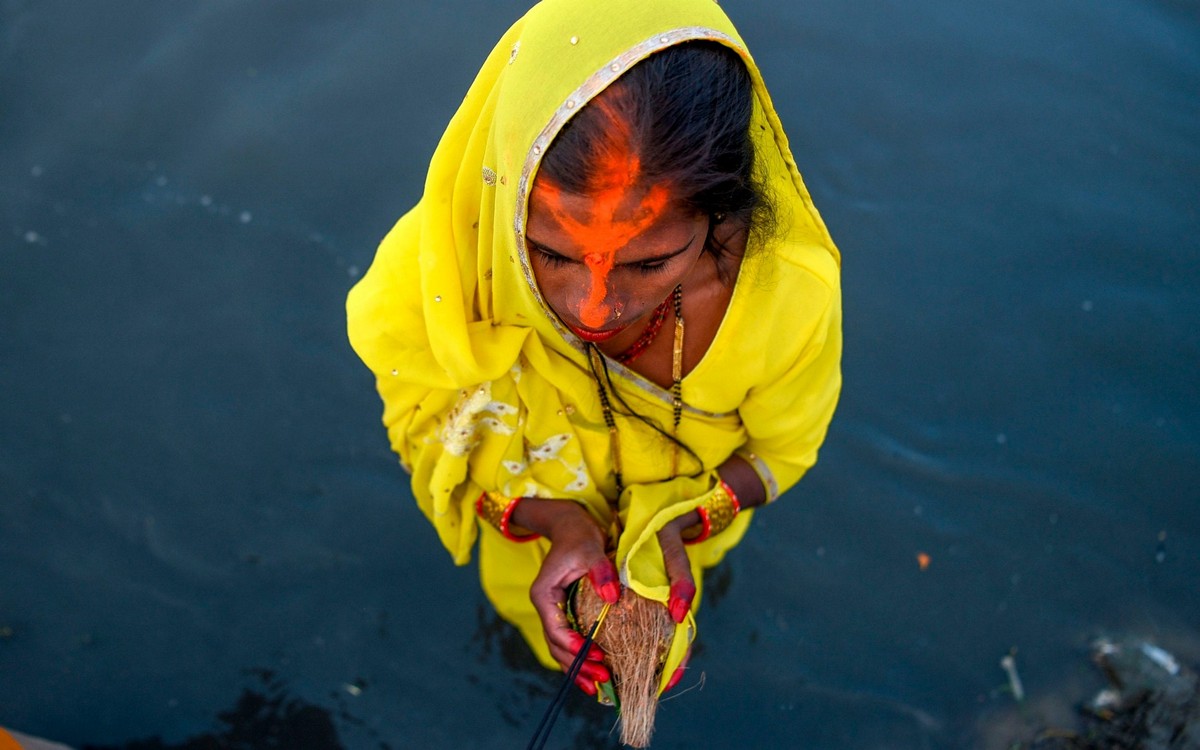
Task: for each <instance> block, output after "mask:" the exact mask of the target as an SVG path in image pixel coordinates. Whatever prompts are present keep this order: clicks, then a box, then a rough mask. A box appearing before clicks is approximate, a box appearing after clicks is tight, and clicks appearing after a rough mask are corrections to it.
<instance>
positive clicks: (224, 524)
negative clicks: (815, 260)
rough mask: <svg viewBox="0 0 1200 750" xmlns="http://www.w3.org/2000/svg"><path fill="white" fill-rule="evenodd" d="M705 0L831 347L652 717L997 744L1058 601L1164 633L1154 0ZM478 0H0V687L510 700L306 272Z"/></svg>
mask: <svg viewBox="0 0 1200 750" xmlns="http://www.w3.org/2000/svg"><path fill="white" fill-rule="evenodd" d="M726 8H727V10H728V11H729V12H730V14H731V15H732V16H733V18H734V20H735V21H736V22H738V23H739V26H740V27H741V29H742V31H743V33H744V34H745V36H746V37H747V38H748V40H749V42H750V44H751V48H752V50H753V51H754V52H755V53H756V56H757V57H758V59H759V60H760V62H761V64H762V67H763V68H764V73H765V75H766V77H767V81H768V83H769V84H770V85H771V87H772V90H773V95H774V96H775V99H776V102H777V104H778V105H779V109H780V112H781V116H782V118H783V120H784V122H785V124H786V125H787V127H788V129H789V131H790V134H791V136H792V140H793V146H794V149H795V151H796V156H797V159H798V160H799V162H800V164H801V167H802V169H803V171H804V173H805V175H806V177H807V179H808V181H809V186H810V188H811V189H812V191H813V193H814V196H815V198H816V201H817V204H818V206H820V208H821V210H822V212H823V214H824V216H825V218H826V220H827V222H828V223H829V225H830V228H831V230H832V231H833V233H834V236H835V238H836V239H837V240H838V241H839V244H840V245H841V249H842V251H843V255H844V259H845V262H844V272H845V289H846V338H847V352H846V360H845V373H846V388H845V393H844V399H843V403H842V407H841V409H840V411H839V413H838V416H837V418H836V420H835V422H834V425H833V428H832V432H831V434H830V438H829V442H828V443H827V446H826V448H825V450H824V452H823V454H822V457H821V462H820V463H819V465H818V466H817V468H816V469H815V470H814V471H813V472H811V474H810V475H809V477H808V478H807V479H806V480H805V481H804V482H802V483H801V485H800V486H799V487H798V488H797V489H796V490H795V491H793V492H792V493H790V494H789V495H788V496H787V497H786V499H785V500H784V501H783V502H780V503H779V504H778V505H776V506H774V507H772V508H771V509H769V510H768V511H766V512H763V513H762V514H760V515H759V516H758V518H757V519H756V524H755V526H756V528H755V529H754V531H753V533H752V534H751V535H750V536H749V538H748V539H747V540H746V542H745V543H744V544H743V545H741V547H740V548H739V549H738V550H736V552H735V553H734V554H732V555H731V556H730V558H729V559H728V561H727V563H726V564H725V565H724V566H723V567H722V568H721V569H719V570H718V571H717V573H716V574H715V575H714V577H713V579H712V580H711V581H710V585H711V586H712V589H711V590H712V592H713V596H712V597H711V599H710V601H709V602H708V605H707V606H706V608H705V609H704V610H703V612H702V617H701V628H702V644H701V646H702V650H701V651H700V652H699V653H698V656H697V658H696V659H695V661H694V664H695V666H696V669H695V670H693V674H698V673H699V672H701V671H703V673H704V675H705V679H704V683H703V689H699V690H692V691H691V692H688V693H686V694H685V695H683V696H682V697H679V698H677V699H675V700H673V701H671V702H669V703H667V704H665V705H664V706H663V708H662V711H661V713H660V720H659V729H658V735H657V736H658V742H656V743H655V747H658V748H675V747H679V748H682V747H698V746H705V747H721V746H750V747H767V746H791V747H809V748H958V747H989V746H991V747H998V746H1003V745H1002V742H1003V740H1005V739H1012V738H1013V737H1015V736H1028V735H1029V733H1031V731H1032V728H1034V727H1036V726H1037V725H1038V723H1039V722H1040V721H1042V720H1049V721H1054V720H1063V717H1064V716H1065V717H1066V720H1069V718H1070V717H1069V714H1067V713H1066V712H1067V711H1069V708H1070V706H1071V704H1072V703H1073V702H1075V701H1078V700H1080V699H1082V698H1083V697H1084V696H1085V695H1086V694H1087V692H1088V691H1090V690H1092V689H1094V688H1095V687H1097V686H1098V684H1099V682H1098V678H1096V676H1095V675H1094V674H1093V670H1092V668H1091V667H1090V666H1089V665H1088V664H1087V662H1086V659H1085V658H1084V656H1085V653H1086V648H1087V644H1088V642H1089V639H1091V638H1093V637H1095V636H1097V635H1099V634H1102V633H1108V634H1115V635H1122V634H1135V635H1139V636H1142V637H1148V638H1151V639H1153V640H1154V641H1155V642H1157V643H1158V644H1159V645H1161V646H1164V647H1166V648H1169V649H1171V650H1173V651H1174V652H1175V653H1176V654H1177V655H1180V656H1181V657H1182V658H1185V659H1189V660H1191V661H1193V662H1194V661H1196V660H1197V659H1198V658H1200V590H1198V588H1200V587H1198V586H1197V583H1196V582H1197V580H1200V502H1198V501H1200V490H1198V489H1197V488H1198V487H1200V396H1198V395H1197V394H1198V388H1197V380H1198V378H1197V364H1198V363H1200V239H1198V237H1200V217H1198V215H1197V211H1198V209H1197V205H1198V203H1200V200H1198V198H1200V94H1198V93H1197V92H1200V11H1198V10H1197V6H1196V5H1195V4H1194V3H1190V2H1183V1H1182V0H1157V1H1156V0H1128V1H1123V0H1104V1H1103V2H1094V1H1093V2H1084V1H1083V0H1065V1H1064V2H1058V3H1044V2H1033V1H1032V0H1026V1H1021V0H1018V1H1017V2H1011V3H999V2H987V1H984V2H972V3H962V2H954V1H952V0H933V1H932V2H926V3H919V4H911V3H909V4H901V3H887V2H884V3H880V2H872V3H867V2H858V1H857V0H851V1H849V2H847V1H846V0H838V1H837V2H834V1H833V0H818V1H817V2H813V3H804V4H791V5H787V4H785V5H780V4H775V3H770V4H768V3H755V4H751V3H745V2H742V3H739V2H735V1H734V0H728V2H727V3H726ZM522 10H523V4H522V3H517V2H507V1H505V2H486V3H485V2H465V0H457V1H454V2H442V3H438V4H434V3H383V4H378V3H367V2H358V1H353V2H352V1H348V0H347V1H343V2H338V3H327V2H317V1H316V0H292V2H286V3H285V2H266V1H262V2H255V3H250V2H233V1H232V0H208V1H207V2H199V1H191V2H189V1H185V0H174V1H173V2H161V1H158V2H155V1H152V0H143V1H141V2H138V1H136V0H124V1H123V2H110V3H81V2H64V1H63V0H45V1H43V2H32V1H31V0H30V1H26V0H0V724H4V725H7V726H11V727H13V728H16V729H20V730H22V731H25V732H30V733H34V734H41V735H45V736H49V737H52V738H54V739H57V740H60V741H64V742H68V743H71V744H74V745H80V746H82V745H85V744H91V745H97V746H101V745H108V746H116V745H122V744H125V743H128V742H131V741H134V740H150V739H152V738H157V740H156V741H158V742H160V746H170V745H175V746H182V745H183V744H184V743H185V742H187V741H189V738H196V737H201V736H204V735H206V734H208V735H216V734H219V733H220V732H221V731H225V729H228V727H229V726H230V722H231V721H233V720H234V719H233V718H231V717H234V714H235V713H236V711H237V709H238V707H239V706H240V705H241V704H240V703H239V700H240V699H244V698H245V697H246V695H248V694H258V695H267V696H268V697H269V698H270V697H271V696H274V698H279V699H280V702H278V703H277V705H283V706H292V707H293V708H296V709H297V710H300V709H304V708H307V707H314V708H315V709H318V713H321V714H322V715H324V716H327V717H328V720H329V721H330V722H332V724H333V725H334V727H335V732H336V736H337V738H338V739H337V741H336V743H335V744H340V745H341V746H344V747H347V748H376V747H380V746H385V745H386V746H388V747H392V748H399V747H458V748H466V747H489V748H490V747H509V746H523V745H524V743H525V742H526V741H527V740H528V738H529V737H530V736H531V733H532V730H533V727H534V726H535V725H536V722H537V718H538V717H539V716H540V713H541V711H542V709H543V708H544V706H545V705H546V703H547V702H548V700H549V697H550V695H551V694H552V692H553V690H554V689H555V688H556V686H557V680H556V679H555V678H554V676H553V675H552V674H550V673H548V672H543V671H541V670H540V669H538V668H537V667H536V666H535V665H534V664H533V662H532V659H531V658H530V657H529V656H528V655H527V653H526V652H525V650H524V647H523V645H522V644H521V643H520V642H519V641H518V640H517V639H516V636H515V635H514V634H513V632H512V631H511V630H510V629H508V628H507V627H506V626H504V625H502V624H500V623H498V622H497V621H496V619H495V617H494V616H493V615H491V614H490V612H489V611H488V610H487V608H486V607H485V606H484V605H483V602H482V597H481V595H480V594H479V592H478V586H477V583H476V574H475V572H474V571H473V569H471V568H464V569H457V568H454V567H453V566H452V565H451V563H450V560H449V558H448V556H447V555H445V553H444V552H443V551H442V550H441V548H440V546H439V545H438V543H437V541H436V539H435V538H434V535H433V533H432V531H431V530H430V529H429V528H428V526H427V525H426V523H425V522H424V520H423V519H422V518H421V516H420V514H419V513H418V512H417V510H416V509H415V507H414V506H413V505H412V502H411V496H410V495H409V492H408V490H407V488H406V486H405V485H406V477H405V476H404V475H403V473H402V472H401V471H400V470H399V468H398V467H397V466H396V463H395V461H394V459H393V458H392V456H391V455H390V454H389V451H388V448H387V445H386V439H385V436H384V434H383V431H382V428H381V427H380V426H379V424H378V415H379V411H380V409H379V405H378V403H377V400H376V397H375V394H374V392H373V389H372V383H371V380H370V376H369V375H368V373H367V372H366V370H365V369H364V368H363V367H362V366H361V365H360V364H359V363H358V362H357V360H356V359H355V357H354V356H353V354H352V353H351V351H350V349H349V347H348V346H347V344H346V343H345V341H344V334H343V317H342V300H343V298H344V294H345V292H346V290H347V289H348V288H349V286H350V285H351V284H352V283H353V282H354V280H355V279H356V277H357V276H358V274H359V273H360V271H361V269H363V268H365V266H366V265H367V264H368V263H369V261H370V259H371V257H372V254H373V251H374V246H375V244H376V243H377V242H378V240H379V238H380V237H381V236H382V235H383V233H384V232H385V231H386V230H387V229H388V228H389V227H390V225H391V223H392V221H393V220H394V219H395V218H396V217H397V216H398V215H399V214H400V213H401V212H402V211H403V210H404V209H405V208H406V207H407V206H408V205H409V204H411V203H412V202H413V201H414V200H415V199H416V198H417V196H418V194H419V190H420V186H421V183H422V179H423V168H424V164H425V162H426V160H427V159H428V156H429V154H430V153H431V151H432V149H433V146H434V144H435V143H436V139H437V138H438V136H439V135H440V133H441V130H442V128H443V126H444V125H445V123H446V121H447V120H448V119H449V117H450V115H451V113H452V112H453V110H454V108H455V106H456V105H457V102H458V99H459V97H461V95H462V93H463V92H464V91H465V90H466V87H467V85H468V83H469V82H470V80H471V78H472V76H473V74H474V72H475V69H476V67H477V65H478V64H479V62H480V61H482V59H483V57H484V56H485V54H486V53H487V51H488V50H489V49H490V46H491V44H492V43H493V42H494V40H495V39H496V38H498V37H499V35H500V34H501V33H502V32H503V30H504V29H505V28H506V27H507V25H508V23H509V22H510V21H511V20H512V19H514V18H516V17H517V16H518V15H519V13H520V12H521V11H522ZM918 553H925V554H928V555H929V556H930V561H931V562H930V565H929V567H928V569H927V570H925V571H924V572H922V571H921V570H920V569H919V566H918V565H917V561H916V556H917V554H918ZM1013 648H1015V649H1017V652H1016V659H1017V665H1018V667H1019V669H1020V671H1021V675H1022V677H1023V678H1024V681H1025V689H1026V691H1027V693H1028V700H1027V705H1026V706H1025V707H1024V708H1023V709H1022V710H1021V711H1017V710H1014V701H1013V698H1012V696H1011V694H1009V692H1008V691H1007V689H1006V685H1007V680H1006V677H1005V674H1004V672H1003V671H1002V670H1001V669H1000V667H999V663H998V662H999V659H1000V658H1001V657H1002V656H1003V655H1005V654H1007V653H1009V652H1010V650H1011V649H1013ZM263 674H269V675H271V682H270V686H269V689H268V688H264V687H263V685H262V684H261V680H262V677H261V676H262V675H263ZM695 682H696V679H695V678H692V680H691V684H694V683H695ZM264 691H265V692H264ZM272 691H273V692H272ZM281 696H283V697H281ZM221 716H223V717H225V718H224V719H221V718H219V717H221ZM610 718H611V717H610V715H609V713H608V712H607V711H605V710H601V709H599V708H597V707H594V706H591V705H588V704H586V702H584V701H583V699H582V698H581V697H577V698H576V699H575V700H574V701H573V702H572V703H571V705H570V706H569V707H568V709H567V714H566V715H565V717H564V718H563V719H562V720H561V722H560V725H559V727H558V729H557V730H556V734H555V739H554V742H552V743H551V744H552V745H553V744H555V743H558V746H563V747H565V746H572V745H575V746H587V745H613V744H614V740H612V739H611V738H610V737H609V736H608V734H607V732H608V729H609V722H610ZM262 746H268V745H262Z"/></svg>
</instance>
